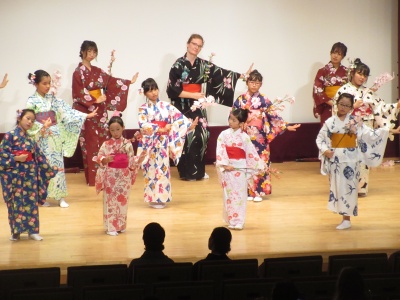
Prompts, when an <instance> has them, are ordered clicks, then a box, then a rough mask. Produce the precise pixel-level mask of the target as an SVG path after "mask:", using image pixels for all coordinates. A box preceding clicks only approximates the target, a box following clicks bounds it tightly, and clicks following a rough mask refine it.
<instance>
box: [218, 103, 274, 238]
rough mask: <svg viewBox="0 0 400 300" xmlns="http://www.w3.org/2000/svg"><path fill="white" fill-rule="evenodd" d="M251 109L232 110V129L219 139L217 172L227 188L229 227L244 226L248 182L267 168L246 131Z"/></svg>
mask: <svg viewBox="0 0 400 300" xmlns="http://www.w3.org/2000/svg"><path fill="white" fill-rule="evenodd" d="M248 115H249V111H248V110H246V109H242V108H237V109H234V110H232V112H231V113H230V115H229V127H230V128H229V129H226V130H224V131H222V132H221V133H220V135H219V136H218V139H217V161H216V167H217V172H218V175H219V178H220V181H221V184H222V188H223V190H224V213H223V217H224V220H225V222H226V223H227V224H228V228H231V229H238V230H241V229H243V227H244V223H245V218H246V206H247V186H248V181H249V179H251V178H252V176H253V175H254V174H257V173H259V172H264V170H265V168H266V165H265V162H264V161H263V160H262V159H261V158H260V157H259V156H258V153H257V151H256V149H255V148H254V145H253V143H252V142H251V140H250V137H249V136H248V135H247V133H246V132H244V131H243V127H244V125H245V123H246V120H247V117H248Z"/></svg>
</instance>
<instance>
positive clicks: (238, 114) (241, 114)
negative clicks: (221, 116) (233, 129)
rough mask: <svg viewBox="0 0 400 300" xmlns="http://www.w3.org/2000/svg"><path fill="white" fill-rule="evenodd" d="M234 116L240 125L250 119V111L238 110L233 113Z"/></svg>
mask: <svg viewBox="0 0 400 300" xmlns="http://www.w3.org/2000/svg"><path fill="white" fill-rule="evenodd" d="M231 114H232V116H234V117H235V118H236V119H238V121H239V122H240V123H244V122H246V121H247V118H248V117H249V111H248V110H247V109H244V108H236V109H233V110H232V112H231Z"/></svg>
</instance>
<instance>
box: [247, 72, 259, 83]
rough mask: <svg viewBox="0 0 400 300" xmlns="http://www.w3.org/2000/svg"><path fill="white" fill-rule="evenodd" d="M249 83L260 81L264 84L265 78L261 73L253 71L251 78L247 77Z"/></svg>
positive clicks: (250, 74)
mask: <svg viewBox="0 0 400 300" xmlns="http://www.w3.org/2000/svg"><path fill="white" fill-rule="evenodd" d="M249 81H260V82H262V81H263V77H262V75H261V73H260V72H258V71H257V70H253V71H251V72H250V73H249V76H248V77H247V80H246V82H249Z"/></svg>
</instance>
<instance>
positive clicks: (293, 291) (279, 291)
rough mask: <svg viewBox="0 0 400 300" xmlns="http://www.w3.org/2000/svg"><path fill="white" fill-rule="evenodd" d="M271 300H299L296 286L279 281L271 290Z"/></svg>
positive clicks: (287, 281)
mask: <svg viewBox="0 0 400 300" xmlns="http://www.w3.org/2000/svg"><path fill="white" fill-rule="evenodd" d="M271 299H272V300H297V299H300V294H299V291H298V290H297V287H296V285H295V284H294V283H293V282H292V281H290V280H286V281H279V282H277V283H276V284H275V286H274V288H273V290H272V297H271Z"/></svg>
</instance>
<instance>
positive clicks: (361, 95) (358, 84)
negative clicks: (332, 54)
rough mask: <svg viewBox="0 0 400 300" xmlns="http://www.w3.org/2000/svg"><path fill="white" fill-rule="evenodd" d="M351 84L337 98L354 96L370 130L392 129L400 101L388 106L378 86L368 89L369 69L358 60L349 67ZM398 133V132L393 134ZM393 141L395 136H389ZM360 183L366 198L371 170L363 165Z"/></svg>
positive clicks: (360, 192) (355, 111) (340, 91)
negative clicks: (344, 94) (344, 95)
mask: <svg viewBox="0 0 400 300" xmlns="http://www.w3.org/2000/svg"><path fill="white" fill-rule="evenodd" d="M349 70H350V78H349V80H350V82H349V83H347V84H345V85H344V86H342V87H341V88H340V89H339V90H338V92H337V94H336V97H335V98H337V97H339V96H340V95H341V94H343V93H349V94H351V95H353V96H354V99H355V103H354V111H353V115H356V116H358V117H360V118H362V119H363V121H364V124H365V125H366V126H368V127H370V128H380V127H384V126H385V127H389V128H392V127H393V125H391V123H392V122H394V121H396V119H397V114H398V112H399V108H400V100H399V101H398V102H397V103H391V104H387V103H385V101H383V99H381V98H379V97H378V95H376V93H375V92H376V90H377V89H378V88H379V86H378V85H376V84H374V85H373V86H372V87H371V88H367V87H365V86H364V84H365V83H366V82H367V79H368V76H369V74H370V69H369V67H368V66H367V65H366V64H364V63H363V62H361V60H360V59H359V58H357V59H356V60H355V61H354V63H353V64H352V65H351V66H350V67H349ZM393 133H397V132H393ZM389 137H390V139H391V140H393V135H389ZM360 172H361V175H360V179H359V180H360V181H359V185H358V194H359V196H360V197H366V196H367V194H368V182H369V168H368V166H367V165H365V164H362V165H361V168H360Z"/></svg>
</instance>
